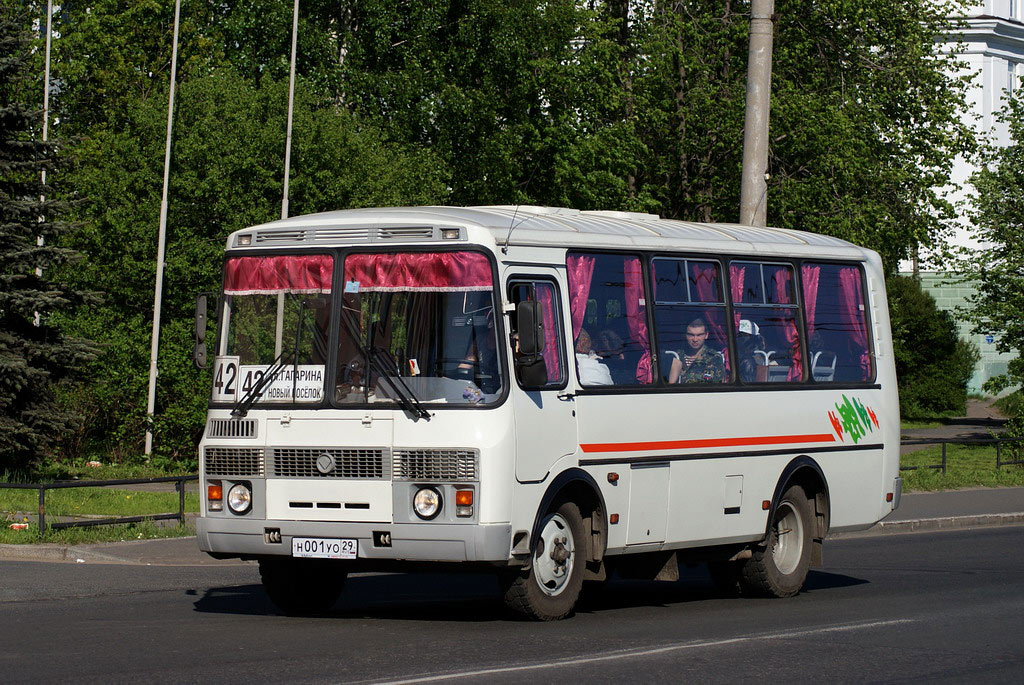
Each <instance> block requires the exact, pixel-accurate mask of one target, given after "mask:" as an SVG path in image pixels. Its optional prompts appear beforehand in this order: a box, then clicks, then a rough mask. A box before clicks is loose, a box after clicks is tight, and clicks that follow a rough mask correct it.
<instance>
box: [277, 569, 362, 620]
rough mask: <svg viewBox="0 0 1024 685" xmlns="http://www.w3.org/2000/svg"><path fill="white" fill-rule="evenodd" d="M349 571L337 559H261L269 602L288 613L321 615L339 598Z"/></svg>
mask: <svg viewBox="0 0 1024 685" xmlns="http://www.w3.org/2000/svg"><path fill="white" fill-rule="evenodd" d="M347 575H348V573H347V571H345V569H344V568H342V567H341V566H340V565H339V564H338V562H336V561H327V560H322V559H292V558H291V557H272V558H267V559H260V579H261V580H262V581H263V588H264V589H265V590H266V591H267V595H268V596H269V597H270V601H271V602H273V603H274V605H275V606H276V607H277V608H278V609H280V610H281V611H283V612H284V613H285V614H286V615H288V616H305V615H310V614H320V613H323V612H325V611H327V610H328V609H330V608H331V607H332V606H334V603H335V602H337V601H338V595H340V594H341V589H342V587H343V586H344V584H345V578H346V576H347Z"/></svg>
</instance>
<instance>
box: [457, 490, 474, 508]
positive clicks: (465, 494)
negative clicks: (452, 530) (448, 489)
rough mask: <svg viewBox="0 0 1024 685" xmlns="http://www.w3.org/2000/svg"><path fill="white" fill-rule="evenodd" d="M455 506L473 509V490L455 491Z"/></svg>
mask: <svg viewBox="0 0 1024 685" xmlns="http://www.w3.org/2000/svg"><path fill="white" fill-rule="evenodd" d="M455 505H456V506H459V507H471V506H473V491H472V490H456V491H455Z"/></svg>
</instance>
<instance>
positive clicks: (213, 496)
mask: <svg viewBox="0 0 1024 685" xmlns="http://www.w3.org/2000/svg"><path fill="white" fill-rule="evenodd" d="M206 499H208V500H210V501H211V502H212V501H220V500H222V499H224V487H223V486H222V485H221V484H220V483H217V484H216V485H214V484H213V483H211V484H209V485H207V486H206Z"/></svg>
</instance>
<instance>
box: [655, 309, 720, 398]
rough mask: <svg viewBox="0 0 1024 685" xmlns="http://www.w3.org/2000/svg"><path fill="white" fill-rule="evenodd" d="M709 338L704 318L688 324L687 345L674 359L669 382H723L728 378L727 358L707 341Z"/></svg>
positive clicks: (669, 373)
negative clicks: (708, 344)
mask: <svg viewBox="0 0 1024 685" xmlns="http://www.w3.org/2000/svg"><path fill="white" fill-rule="evenodd" d="M707 339H708V328H707V324H705V323H704V319H694V320H693V321H691V322H690V323H689V325H687V326H686V346H687V349H686V351H685V352H683V353H682V354H681V355H680V357H679V359H673V360H672V367H671V368H670V369H669V372H668V382H669V383H723V382H724V381H725V380H726V375H725V360H724V359H723V358H722V355H721V353H720V352H717V351H715V350H712V349H711V348H709V347H708V346H707V345H705V343H706V342H707Z"/></svg>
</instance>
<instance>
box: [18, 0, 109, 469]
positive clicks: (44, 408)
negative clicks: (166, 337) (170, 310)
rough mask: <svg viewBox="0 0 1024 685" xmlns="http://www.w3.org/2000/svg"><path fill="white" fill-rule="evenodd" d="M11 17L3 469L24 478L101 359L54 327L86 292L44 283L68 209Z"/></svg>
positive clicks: (65, 422)
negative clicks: (60, 396) (78, 377)
mask: <svg viewBox="0 0 1024 685" xmlns="http://www.w3.org/2000/svg"><path fill="white" fill-rule="evenodd" d="M13 14H14V13H5V15H4V16H0V473H4V472H7V473H12V472H21V473H24V472H25V471H26V470H27V469H28V468H30V467H32V466H33V465H35V464H37V463H38V462H39V461H40V460H41V459H42V458H44V457H45V456H47V454H48V452H49V450H50V449H51V448H52V446H53V444H54V443H55V441H56V439H57V438H58V437H59V436H60V435H61V434H62V433H64V432H66V431H67V430H69V429H70V428H72V427H73V425H74V424H75V416H74V415H73V414H71V413H69V412H68V411H67V410H64V409H62V408H60V407H59V406H58V404H57V402H56V401H55V398H54V388H55V385H56V384H57V383H60V382H62V381H66V380H67V379H70V378H72V377H74V375H75V373H76V370H77V369H79V368H81V366H82V365H83V363H84V362H86V361H88V360H89V359H90V358H91V357H92V356H93V355H94V347H93V345H91V344H90V343H88V342H85V341H81V340H73V339H67V338H65V337H64V336H63V335H62V334H61V333H60V331H59V330H58V329H57V328H56V326H55V325H54V323H53V317H54V316H55V315H59V314H61V313H63V312H67V311H70V310H71V309H72V308H74V307H76V306H78V305H79V304H82V303H83V302H84V301H86V300H87V299H88V296H87V294H85V293H81V292H76V291H74V290H73V289H70V288H67V287H64V286H62V285H61V284H59V283H53V282H50V281H49V280H48V279H47V277H46V274H47V272H48V271H49V270H51V269H52V268H53V267H54V266H57V265H59V264H62V263H64V262H66V261H68V259H70V258H71V257H72V256H73V253H71V252H70V251H68V250H66V249H63V248H61V247H60V246H59V243H60V237H61V235H62V234H64V233H66V232H67V231H68V230H69V229H70V227H69V225H68V224H67V223H62V222H61V221H60V220H59V216H60V213H61V211H62V209H63V208H64V203H62V202H60V201H55V200H53V199H52V194H53V191H52V188H50V187H49V186H48V185H44V184H43V182H42V177H41V174H42V172H43V171H44V170H46V171H47V173H48V174H51V173H52V172H53V171H54V169H55V160H56V151H57V148H56V146H55V145H53V144H48V143H47V144H44V143H43V142H42V141H41V140H39V136H38V129H39V122H40V120H41V112H39V111H36V110H34V108H32V107H31V106H29V105H28V104H26V100H28V99H29V96H28V93H29V92H30V91H29V87H30V86H33V85H34V84H37V83H39V81H40V79H39V78H38V77H33V75H32V74H31V73H30V71H29V66H30V59H31V57H32V52H31V43H30V37H29V35H28V34H27V33H26V32H25V31H24V30H23V28H22V27H23V26H24V24H20V23H19V22H18V20H17V18H16V16H12V15H13ZM40 238H41V239H42V240H40Z"/></svg>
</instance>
